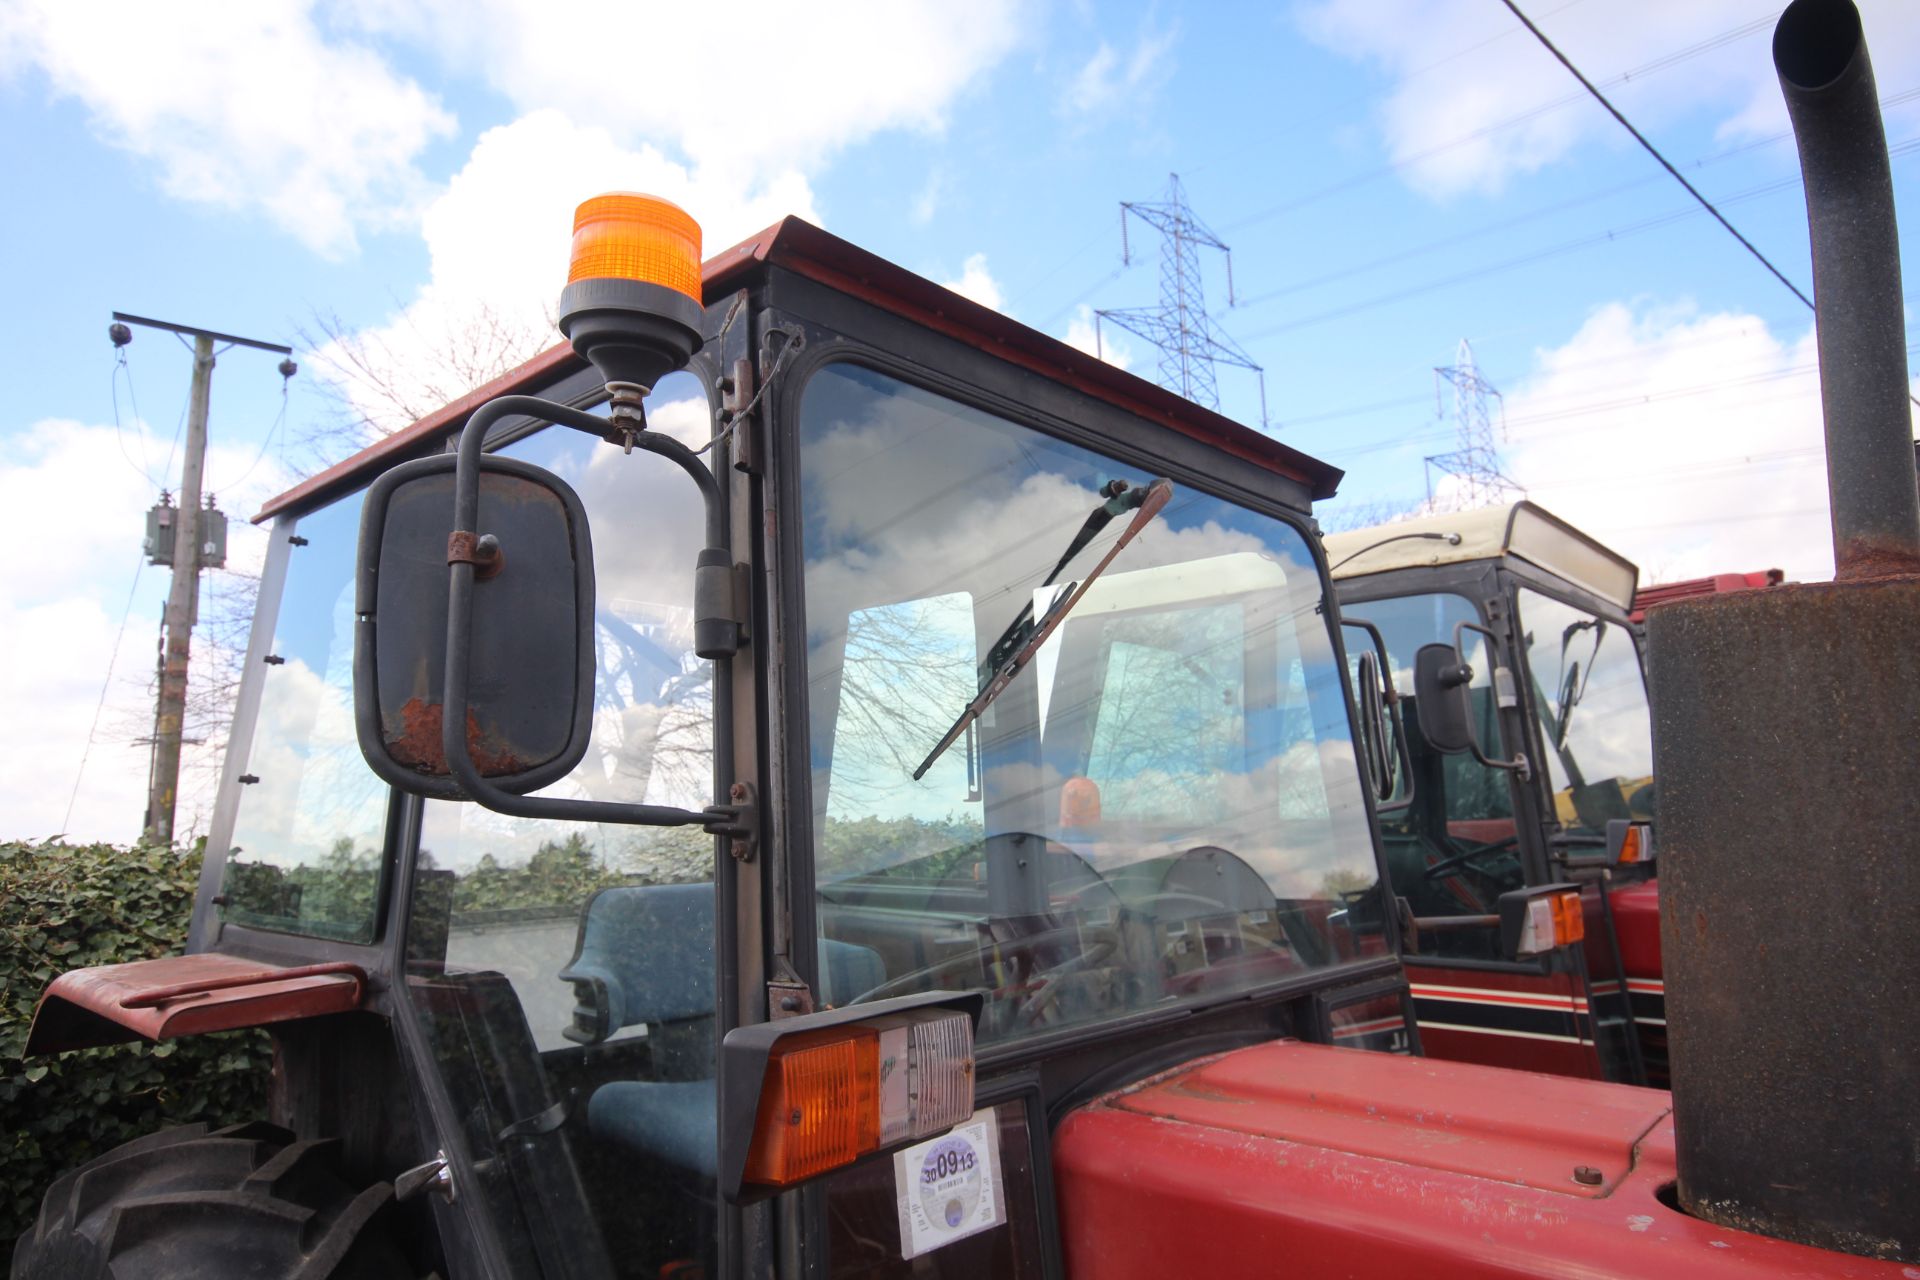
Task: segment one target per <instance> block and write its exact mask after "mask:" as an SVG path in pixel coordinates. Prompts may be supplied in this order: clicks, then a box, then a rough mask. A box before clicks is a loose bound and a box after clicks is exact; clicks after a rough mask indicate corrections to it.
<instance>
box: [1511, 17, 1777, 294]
mask: <svg viewBox="0 0 1920 1280" xmlns="http://www.w3.org/2000/svg"><path fill="white" fill-rule="evenodd" d="M1500 3H1501V4H1504V5H1506V6H1507V8H1508V9H1510V10H1511V11H1512V12H1513V16H1514V17H1516V18H1518V19H1520V25H1522V26H1524V27H1525V28H1526V29H1527V30H1529V31H1531V32H1532V33H1533V38H1534V39H1536V40H1538V41H1539V42H1540V44H1541V46H1542V47H1543V48H1545V49H1546V51H1547V52H1548V53H1550V54H1552V55H1553V56H1554V57H1555V58H1557V59H1559V61H1560V65H1561V66H1563V67H1565V68H1566V69H1567V70H1568V71H1569V72H1571V73H1572V75H1573V78H1574V79H1575V80H1578V81H1579V82H1580V84H1581V87H1583V88H1584V89H1586V91H1587V92H1588V93H1590V94H1592V95H1593V98H1594V101H1596V102H1598V103H1599V104H1600V105H1601V106H1603V107H1605V108H1606V109H1607V114H1608V115H1610V116H1612V117H1613V118H1614V119H1615V120H1618V121H1619V122H1620V127H1621V128H1622V129H1625V130H1626V131H1627V132H1628V133H1630V134H1632V135H1633V140H1634V141H1635V142H1637V143H1639V144H1640V145H1641V146H1643V147H1645V148H1646V149H1647V154H1648V155H1650V156H1652V157H1653V158H1654V159H1655V160H1658V161H1659V162H1660V167H1661V168H1662V169H1665V170H1666V171H1667V172H1668V173H1670V174H1672V175H1673V180H1674V181H1675V182H1677V183H1679V184H1680V185H1681V186H1683V187H1685V188H1686V189H1687V194H1688V195H1690V196H1692V197H1693V198H1694V199H1695V200H1698V201H1699V202H1700V207H1701V208H1703V209H1705V210H1706V211H1707V212H1708V213H1710V214H1712V215H1713V218H1714V221H1716V222H1718V223H1719V224H1720V225H1721V226H1723V227H1725V228H1726V229H1727V234H1728V235H1730V236H1732V237H1733V238H1734V239H1735V240H1738V241H1739V242H1740V243H1741V244H1742V245H1744V246H1746V250H1747V252H1748V253H1750V254H1752V255H1753V256H1754V257H1755V258H1757V259H1759V261H1760V265H1761V266H1763V267H1765V268H1766V269H1767V270H1768V271H1771V272H1772V273H1773V277H1774V279H1776V280H1778V281H1779V282H1780V283H1781V284H1783V285H1785V286H1787V288H1789V289H1791V290H1792V291H1793V296H1794V297H1796V298H1798V299H1800V301H1802V302H1804V303H1806V304H1807V310H1809V311H1811V310H1813V299H1812V298H1809V297H1808V296H1807V295H1806V294H1804V293H1802V292H1800V286H1799V285H1797V284H1795V283H1794V282H1793V281H1791V280H1789V279H1787V277H1786V273H1785V272H1783V271H1781V270H1780V268H1778V267H1776V266H1774V265H1773V260H1772V259H1770V258H1768V257H1767V255H1766V254H1764V253H1762V252H1760V250H1759V249H1757V248H1755V247H1754V243H1753V241H1751V240H1749V239H1747V238H1746V237H1745V236H1743V235H1741V234H1740V232H1739V230H1738V229H1736V228H1735V227H1734V225H1733V224H1732V223H1731V222H1728V221H1727V216H1726V215H1725V214H1723V213H1721V212H1720V211H1719V210H1718V209H1716V208H1714V207H1713V201H1711V200H1709V199H1707V198H1706V197H1705V196H1703V195H1701V194H1700V191H1699V189H1698V188H1697V187H1695V186H1694V185H1693V184H1692V183H1691V182H1688V181H1687V179H1686V175H1684V174H1682V173H1681V172H1680V171H1679V170H1678V169H1676V168H1674V167H1673V162H1672V161H1670V160H1668V159H1667V158H1666V157H1665V156H1663V155H1661V154H1660V149H1659V148H1658V147H1656V146H1654V145H1653V144H1652V143H1651V142H1648V141H1647V138H1646V135H1645V134H1643V133H1641V132H1640V131H1639V130H1638V129H1636V128H1634V127H1633V124H1632V122H1631V121H1629V120H1628V119H1627V118H1626V117H1625V116H1623V115H1621V114H1620V108H1618V107H1616V106H1614V105H1613V103H1611V102H1609V101H1608V100H1607V95H1606V94H1604V93H1602V92H1600V90H1599V89H1597V88H1595V87H1594V83H1593V81H1591V80H1589V79H1587V78H1586V77H1585V76H1584V75H1582V74H1580V68H1578V67H1576V66H1574V65H1573V63H1572V61H1571V60H1569V59H1568V57H1567V55H1566V54H1564V53H1562V52H1560V50H1559V48H1558V47H1556V46H1555V45H1554V43H1553V41H1551V40H1549V39H1547V36H1546V33H1545V32H1544V31H1542V30H1540V28H1538V27H1536V26H1534V25H1533V22H1532V20H1530V19H1529V18H1528V17H1527V15H1526V14H1524V13H1522V12H1520V6H1519V5H1518V4H1516V3H1515V2H1514V0H1500Z"/></svg>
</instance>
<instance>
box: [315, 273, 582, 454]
mask: <svg viewBox="0 0 1920 1280" xmlns="http://www.w3.org/2000/svg"><path fill="white" fill-rule="evenodd" d="M553 341H554V317H553V315H552V314H551V313H548V314H546V315H545V316H543V317H542V322H540V323H535V322H532V321H530V320H528V319H526V318H525V317H522V316H519V315H516V314H513V313H511V312H508V311H505V310H502V309H500V308H498V307H495V306H493V305H491V304H490V303H487V302H484V301H481V302H475V303H473V304H471V305H469V306H464V307H460V308H458V309H457V310H456V309H449V308H435V309H432V310H425V309H422V308H420V307H407V308H404V309H402V310H401V311H400V313H399V316H398V318H397V319H396V320H395V321H394V323H393V324H391V325H389V326H387V327H386V328H384V329H351V328H349V327H348V326H347V325H346V324H345V323H344V322H343V321H342V320H341V319H340V317H339V316H337V315H334V314H332V313H330V312H315V313H314V317H313V323H312V326H311V327H310V328H303V329H302V330H301V331H300V343H301V345H302V346H303V347H305V348H306V349H307V350H308V351H310V352H311V353H312V354H311V356H310V357H309V359H310V360H311V361H312V362H313V364H314V366H315V372H316V373H317V374H318V375H319V379H320V385H321V386H322V387H323V388H324V389H325V392H326V394H327V396H328V398H329V399H330V400H332V401H333V404H334V409H335V412H334V413H333V414H332V415H331V416H330V417H329V418H328V419H326V420H324V421H322V422H319V423H316V424H313V425H311V426H309V427H307V428H306V429H305V430H303V431H302V432H301V433H300V435H299V437H298V443H299V444H300V446H301V447H302V448H303V449H304V450H305V451H306V452H307V453H308V454H309V455H312V457H313V458H314V459H316V460H318V461H322V462H323V464H324V461H326V460H338V459H339V458H340V457H342V456H344V455H346V454H348V453H351V452H353V451H354V450H356V449H360V448H363V447H364V446H366V445H368V444H371V443H373V442H374V441H375V440H378V439H380V438H381V437H383V436H388V435H391V434H393V433H394V432H395V431H398V430H400V429H401V428H402V427H405V426H407V425H408V424H410V423H413V422H417V421H419V420H420V419H421V418H424V417H426V416H427V415H428V414H430V413H432V412H434V411H435V410H437V409H439V408H441V407H443V406H445V405H448V404H451V403H452V402H453V401H455V400H458V399H459V398H460V397H462V396H464V395H466V394H467V393H468V392H470V391H472V390H473V389H474V388H476V387H480V386H484V385H485V384H487V383H489V382H491V381H493V380H494V379H495V378H497V377H499V376H500V375H501V374H503V373H506V372H507V371H508V370H510V369H513V368H515V367H516V366H518V365H521V364H524V363H525V362H526V361H528V360H530V359H532V358H533V357H534V356H536V355H538V354H539V353H540V352H541V351H543V350H545V349H546V348H547V347H548V346H550V345H551V344H552V342H553Z"/></svg>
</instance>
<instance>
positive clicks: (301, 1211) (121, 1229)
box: [12, 1124, 418, 1280]
mask: <svg viewBox="0 0 1920 1280" xmlns="http://www.w3.org/2000/svg"><path fill="white" fill-rule="evenodd" d="M338 1147H339V1143H338V1141H337V1140H334V1139H322V1140H318V1141H304V1142H301V1141H295V1140H294V1137H293V1135H292V1134H290V1133H288V1132H287V1131H286V1130H284V1129H279V1128H276V1127H274V1126H273V1125H268V1124H244V1125H234V1126H232V1127H230V1128H226V1129H218V1130H215V1131H213V1132H211V1133H209V1132H208V1131H207V1126H205V1125H204V1124H194V1125H186V1126H184V1127H182V1128H178V1129H166V1130H163V1131H161V1132H159V1133H154V1134H149V1135H147V1136H146V1137H144V1138H136V1139H135V1140H134V1141H132V1142H129V1143H127V1144H126V1145H125V1146H121V1147H116V1148H115V1149H114V1150H112V1151H109V1152H108V1153H107V1154H106V1155H104V1156H101V1157H99V1158H98V1159H96V1160H92V1161H89V1162H88V1163H87V1164H84V1165H82V1166H81V1167H80V1168H78V1169H75V1170H73V1171H72V1172H71V1173H68V1174H66V1175H64V1176H62V1177H61V1178H60V1179H59V1180H58V1181H56V1182H55V1183H54V1184H53V1186H52V1187H51V1188H49V1189H48V1191H47V1194H46V1198H45V1200H43V1201H42V1202H41V1206H40V1218H39V1220H38V1221H37V1222H36V1223H35V1224H34V1227H33V1230H31V1231H29V1232H27V1233H26V1234H25V1235H23V1236H21V1237H20V1241H19V1243H18V1244H17V1245H15V1246H14V1250H13V1271H12V1280H228V1278H229V1277H232V1278H233V1280H243V1278H244V1280H292V1278H294V1277H298V1278H299V1280H328V1278H331V1280H418V1273H417V1272H416V1271H415V1270H414V1269H413V1267H412V1266H411V1264H409V1263H408V1261H407V1259H406V1256H405V1255H404V1254H403V1253H402V1252H401V1250H400V1249H399V1247H398V1246H397V1245H396V1244H395V1243H394V1241H393V1239H392V1237H391V1236H390V1235H389V1234H388V1233H387V1231H386V1230H385V1228H384V1226H383V1224H382V1223H381V1222H379V1221H377V1219H378V1218H379V1217H380V1215H381V1210H382V1209H384V1208H386V1207H387V1205H389V1204H391V1203H392V1201H393V1188H392V1187H391V1186H390V1185H388V1184H387V1183H384V1182H377V1183H375V1184H374V1185H373V1186H371V1187H368V1188H367V1189H366V1190H364V1191H358V1192H356V1191H355V1190H354V1189H353V1188H352V1187H350V1186H348V1185H347V1183H346V1182H344V1181H343V1180H342V1179H341V1177H340V1175H339V1173H338V1171H337V1163H336V1161H337V1153H338Z"/></svg>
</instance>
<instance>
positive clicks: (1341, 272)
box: [1236, 88, 1920, 310]
mask: <svg viewBox="0 0 1920 1280" xmlns="http://www.w3.org/2000/svg"><path fill="white" fill-rule="evenodd" d="M1916 98H1920V88H1914V89H1908V90H1907V91H1905V92H1904V93H1898V94H1894V95H1892V96H1891V97H1887V98H1882V99H1881V100H1880V105H1881V107H1882V109H1886V108H1891V107H1895V106H1899V105H1902V104H1904V103H1907V102H1911V101H1913V100H1914V99H1916ZM1791 137H1793V134H1792V133H1791V132H1784V133H1775V134H1770V135H1769V136H1767V137H1764V138H1758V139H1755V140H1754V141H1752V142H1745V143H1742V144H1741V145H1739V146H1737V147H1729V148H1728V149H1727V150H1725V151H1718V152H1715V153H1713V154H1712V155H1708V156H1703V157H1701V158H1700V159H1697V160H1692V161H1689V162H1688V163H1687V168H1689V169H1704V168H1706V167H1707V166H1708V165H1714V164H1720V163H1722V162H1724V161H1727V160H1731V159H1733V158H1734V157H1736V156H1740V155H1744V154H1746V153H1747V152H1749V151H1754V150H1757V149H1759V148H1761V147H1769V146H1776V145H1778V144H1779V143H1782V142H1785V141H1786V140H1787V139H1789V138H1791ZM1916 142H1920V139H1909V140H1908V141H1906V142H1903V143H1901V144H1900V145H1898V146H1896V147H1894V148H1892V149H1891V150H1890V151H1889V154H1890V155H1895V156H1899V155H1905V154H1907V153H1908V152H1910V151H1912V150H1913V149H1914V148H1915V145H1916ZM1658 181H1660V175H1659V174H1657V173H1656V174H1648V175H1647V176H1645V177H1642V178H1634V179H1632V180H1631V181H1628V182H1621V183H1614V184H1611V185H1609V186H1605V187H1600V188H1598V189H1596V190H1593V191H1589V192H1587V193H1586V194H1584V195H1579V196H1574V197H1571V198H1570V199H1566V200H1559V201H1556V202H1554V203H1553V204H1549V205H1543V206H1541V207H1540V208H1537V209H1531V210H1528V211H1527V212H1525V213H1519V214H1515V215H1513V216H1512V217H1508V218H1502V219H1499V220H1498V221H1495V222H1489V223H1486V224H1484V225H1482V226H1478V227H1474V228H1472V229H1470V230H1467V231H1462V232H1458V233H1456V234H1454V235H1451V236H1446V237H1443V238H1441V239H1439V240H1431V241H1428V242H1427V243H1425V244H1420V245H1415V246H1413V247H1411V248H1407V249H1401V250H1398V251H1396V252H1394V253H1390V254H1387V255H1385V256H1383V257H1378V258H1371V259H1369V260H1367V261H1365V262H1360V263H1355V264H1352V265H1350V266H1346V267H1340V268H1337V269H1335V270H1332V271H1328V272H1326V273H1324V274H1321V275H1317V276H1310V277H1307V278H1306V279H1303V280H1295V281H1293V282H1291V283H1289V284H1284V285H1280V286H1278V287H1276V288H1273V289H1269V290H1266V291H1265V292H1262V293H1257V294H1254V295H1253V296H1252V297H1243V298H1241V299H1240V300H1239V302H1238V303H1237V304H1236V308H1237V309H1238V310H1245V309H1247V308H1248V307H1257V306H1260V305H1262V304H1263V303H1267V302H1271V301H1273V300H1274V299H1276V298H1282V297H1285V296H1287V295H1288V294H1293V293H1300V292H1303V291H1305V290H1307V289H1313V288H1318V287H1319V286H1321V285H1327V284H1334V283H1336V282H1338V281H1341V280H1345V279H1348V278H1350V277H1352V276H1357V275H1364V274H1365V273H1367V272H1369V271H1374V270H1377V269H1379V268H1381V267H1386V266H1392V265H1393V264H1395V263H1399V262H1405V261H1407V260H1409V259H1412V258H1419V257H1424V256H1425V255H1427V254H1429V253H1437V252H1439V251H1441V250H1443V249H1451V248H1453V247H1455V246H1457V245H1461V244H1465V243H1466V242H1468V241H1470V240H1478V239H1481V238H1483V237H1485V236H1490V235H1493V234H1495V233H1496V232H1500V231H1506V230H1510V229H1511V228H1513V227H1517V226H1520V225H1522V224H1524V223H1528V222H1535V221H1538V220H1539V219H1541V218H1544V217H1547V216H1549V215H1551V214H1555V213H1563V212H1565V211H1566V210H1568V209H1575V208H1579V207H1580V206H1582V205H1588V204H1593V203H1595V202H1597V201H1600V200H1604V199H1606V198H1607V197H1609V196H1615V195H1621V194H1623V193H1625V192H1628V191H1633V190H1635V189H1637V188H1640V187H1644V186H1648V185H1649V184H1651V183H1655V182H1658ZM1794 181H1795V180H1793V179H1788V180H1785V181H1782V182H1779V183H1777V184H1774V185H1772V186H1768V187H1766V188H1764V191H1772V190H1782V189H1785V188H1786V187H1790V186H1793V185H1794ZM1760 193H1763V192H1756V191H1753V190H1749V191H1745V192H1741V193H1739V194H1737V195H1735V196H1733V197H1731V198H1723V199H1722V200H1721V204H1723V205H1725V204H1731V203H1734V202H1735V201H1738V200H1742V199H1748V198H1751V197H1752V196H1753V195H1755V194H1760ZM1687 212H1688V213H1689V215H1697V214H1698V212H1699V211H1698V210H1688V211H1687Z"/></svg>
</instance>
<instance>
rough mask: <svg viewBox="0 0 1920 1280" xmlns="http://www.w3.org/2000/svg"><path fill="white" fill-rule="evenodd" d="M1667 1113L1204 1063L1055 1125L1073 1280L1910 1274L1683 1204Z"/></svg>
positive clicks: (1305, 1061) (1435, 1081)
mask: <svg viewBox="0 0 1920 1280" xmlns="http://www.w3.org/2000/svg"><path fill="white" fill-rule="evenodd" d="M1669 1107H1670V1102H1669V1097H1668V1095H1667V1094H1665V1093H1663V1092H1660V1091H1657V1090H1652V1089H1636V1088H1633V1087H1631V1086H1628V1085H1613V1084H1603V1083H1599V1082H1596V1081H1591V1080H1571V1079H1565V1078H1562V1077H1557V1076H1546V1075H1536V1074H1533V1073H1530V1072H1518V1071H1506V1070H1502V1069H1499V1068H1494V1067H1480V1066H1473V1065H1470V1064H1467V1063H1457V1062H1440V1061H1435V1060H1433V1059H1420V1058H1406V1057H1400V1056H1397V1055H1393V1054H1385V1053H1366V1052H1361V1051H1358V1050H1350V1049H1337V1048H1330V1047H1327V1046H1324V1045H1309V1044H1302V1043H1299V1042H1297V1041H1280V1042H1278V1043H1274V1044H1267V1045H1260V1046H1257V1047H1255V1048H1251V1049H1243V1050H1239V1051H1236V1052H1234V1053H1229V1054H1224V1055H1221V1056H1219V1057H1215V1058H1208V1059H1203V1060H1201V1061H1200V1062H1197V1063H1192V1064H1189V1065H1188V1066H1186V1067H1183V1068H1181V1069H1179V1070H1178V1071H1174V1072H1171V1073H1168V1074H1166V1075H1163V1076H1159V1077H1156V1078H1154V1079H1152V1080H1148V1081H1146V1082H1144V1083H1142V1084H1139V1085H1136V1086H1134V1087H1132V1088H1130V1089H1125V1090H1121V1091H1119V1092H1116V1093H1112V1094H1109V1095H1107V1096H1105V1097H1103V1098H1100V1099H1098V1100H1097V1101H1095V1102H1093V1103H1091V1104H1089V1105H1088V1106H1086V1107H1084V1108H1082V1109H1081V1110H1080V1111H1078V1112H1075V1113H1074V1114H1073V1115H1072V1116H1070V1117H1068V1119H1067V1120H1066V1122H1065V1123H1064V1124H1063V1125H1062V1126H1061V1127H1060V1130H1059V1132H1058V1133H1057V1134H1056V1135H1055V1138H1054V1146H1053V1161H1054V1178H1055V1186H1056V1188H1057V1193H1058V1197H1059V1205H1060V1219H1061V1238H1062V1241H1063V1245H1064V1248H1065V1253H1066V1261H1067V1271H1068V1274H1069V1275H1071V1276H1073V1277H1076V1278H1079V1280H1093V1278H1095V1277H1098V1280H1130V1278H1131V1277H1140V1278H1141V1280H1148V1278H1149V1277H1151V1280H1164V1278H1165V1277H1167V1276H1207V1277H1209V1280H1230V1278H1231V1277H1237V1276H1247V1277H1254V1276H1259V1277H1269V1276H1276V1275H1286V1276H1297V1277H1303V1278H1304V1277H1319V1276H1326V1277H1334V1276H1338V1277H1346V1278H1352V1280H1367V1278H1371V1277H1378V1278H1379V1280H1406V1277H1409V1276H1448V1277H1454V1276H1460V1277H1467V1276H1473V1277H1514V1278H1516V1280H1517V1278H1518V1277H1522V1276H1525V1277H1536V1276H1563V1277H1576V1276H1577V1277H1581V1278H1582V1280H1602V1278H1604V1277H1626V1276H1635V1277H1644V1276H1688V1277H1706V1278H1708V1280H1713V1278H1717V1277H1726V1278H1728V1280H1731V1278H1732V1277H1736V1276H1741V1277H1751V1276H1762V1277H1766V1276H1773V1277H1786V1276H1795V1277H1814V1276H1821V1277H1849V1278H1852V1277H1858V1278H1860V1280H1880V1278H1882V1277H1884V1278H1885V1280H1913V1277H1914V1276H1915V1274H1916V1273H1915V1270H1914V1269H1912V1268H1907V1267H1903V1266H1902V1265H1901V1264H1899V1263H1893V1262H1875V1261H1871V1260H1868V1259H1865V1258H1856V1257H1852V1256H1850V1255H1847V1254H1838V1253H1828V1252H1826V1251H1823V1250H1819V1249H1810V1248H1806V1247H1803V1246H1800V1245H1794V1244H1787V1243H1785V1242H1782V1241H1778V1240H1771V1239H1767V1238H1764V1237H1761V1236H1756V1235H1750V1234H1747V1233H1745V1232H1741V1231H1732V1230H1728V1229H1725V1228H1721V1227H1716V1226H1713V1225H1711V1224H1709V1223H1706V1222H1702V1221H1699V1220H1698V1219H1694V1218H1690V1217H1687V1216H1686V1215H1684V1214H1682V1213H1680V1212H1678V1211H1677V1210H1675V1209H1671V1208H1669V1207H1668V1206H1667V1205H1666V1203H1664V1202H1663V1201H1662V1200H1661V1198H1660V1195H1659V1192H1660V1190H1661V1188H1662V1187H1664V1186H1666V1185H1667V1184H1670V1183H1671V1182H1672V1181H1673V1179H1674V1163H1673V1122H1672V1117H1671V1114H1670V1110H1669Z"/></svg>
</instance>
